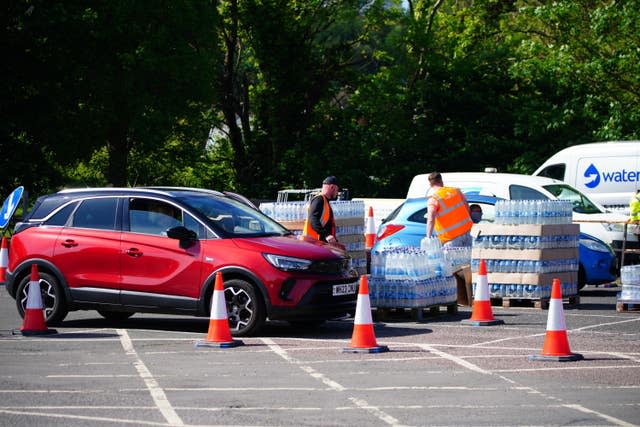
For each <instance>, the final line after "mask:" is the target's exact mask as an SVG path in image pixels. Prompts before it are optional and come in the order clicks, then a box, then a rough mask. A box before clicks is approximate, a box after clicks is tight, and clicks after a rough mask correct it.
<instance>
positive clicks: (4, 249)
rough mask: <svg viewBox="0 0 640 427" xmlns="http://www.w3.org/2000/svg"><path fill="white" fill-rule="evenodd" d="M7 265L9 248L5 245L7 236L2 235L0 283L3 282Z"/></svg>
mask: <svg viewBox="0 0 640 427" xmlns="http://www.w3.org/2000/svg"><path fill="white" fill-rule="evenodd" d="M8 266H9V248H8V247H7V238H6V237H4V236H2V246H1V247H0V284H3V283H4V280H5V277H4V274H5V272H6V271H7V267H8Z"/></svg>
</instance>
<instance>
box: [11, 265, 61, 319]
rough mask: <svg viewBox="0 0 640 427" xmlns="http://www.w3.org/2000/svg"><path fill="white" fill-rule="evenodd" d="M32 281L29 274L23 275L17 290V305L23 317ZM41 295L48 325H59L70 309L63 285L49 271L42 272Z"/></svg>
mask: <svg viewBox="0 0 640 427" xmlns="http://www.w3.org/2000/svg"><path fill="white" fill-rule="evenodd" d="M30 281H31V277H30V276H29V275H26V276H25V277H23V278H22V280H21V281H20V284H19V285H18V289H17V292H16V305H17V306H18V313H19V314H20V316H21V317H24V311H25V309H26V308H27V299H28V297H29V294H28V292H29V283H30ZM40 296H41V297H42V308H44V315H45V318H44V320H45V322H46V323H47V325H57V324H59V323H60V322H62V320H64V318H65V317H66V316H67V313H68V312H69V310H68V308H67V304H66V301H65V299H64V292H63V291H62V286H61V285H60V283H59V282H58V280H57V279H56V278H55V277H54V276H52V275H51V274H49V273H44V272H42V273H40Z"/></svg>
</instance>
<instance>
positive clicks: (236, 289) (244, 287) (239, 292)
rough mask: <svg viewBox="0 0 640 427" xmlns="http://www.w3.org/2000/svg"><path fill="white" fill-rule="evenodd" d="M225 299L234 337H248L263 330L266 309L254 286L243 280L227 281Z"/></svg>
mask: <svg viewBox="0 0 640 427" xmlns="http://www.w3.org/2000/svg"><path fill="white" fill-rule="evenodd" d="M224 299H225V302H226V306H227V316H228V318H229V329H231V334H232V335H234V336H237V337H240V336H247V335H252V334H255V333H256V332H258V331H259V330H260V329H262V327H263V326H264V322H265V320H266V317H267V316H266V309H265V305H264V302H263V301H262V297H261V295H260V294H259V293H258V291H257V290H256V288H255V287H254V286H252V285H251V284H250V283H248V282H246V281H244V280H241V279H232V280H229V281H225V283H224Z"/></svg>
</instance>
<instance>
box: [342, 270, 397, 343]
mask: <svg viewBox="0 0 640 427" xmlns="http://www.w3.org/2000/svg"><path fill="white" fill-rule="evenodd" d="M385 351H389V347H387V346H386V345H378V343H377V341H376V336H375V333H374V332H373V319H372V317H371V302H370V301H369V282H368V280H367V276H360V286H359V287H358V301H357V302H356V317H355V319H354V321H353V335H352V336H351V344H350V345H349V347H346V348H343V349H342V352H343V353H383V352H385Z"/></svg>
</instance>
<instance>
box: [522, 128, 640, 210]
mask: <svg viewBox="0 0 640 427" xmlns="http://www.w3.org/2000/svg"><path fill="white" fill-rule="evenodd" d="M561 165H563V166H564V169H565V171H564V178H562V177H555V176H554V178H556V179H562V180H563V181H565V182H567V183H568V184H570V185H572V186H573V187H575V188H576V189H578V190H579V191H581V192H583V193H585V194H587V195H588V196H589V197H590V198H592V199H593V200H594V201H595V202H597V203H600V204H601V205H603V206H605V207H607V208H609V209H616V210H617V209H620V210H623V211H627V210H628V208H629V200H630V199H631V196H632V195H633V194H634V193H635V192H636V190H637V189H638V188H640V141H611V142H597V143H592V144H580V145H573V146H570V147H567V148H565V149H564V150H560V151H558V152H557V153H556V154H554V155H553V156H551V157H549V159H547V161H545V162H544V163H543V164H542V165H541V166H540V167H539V168H538V169H537V170H536V171H535V172H534V173H533V175H543V176H547V175H549V174H550V173H553V172H554V171H558V170H560V169H559V168H556V169H554V167H557V166H561Z"/></svg>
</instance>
